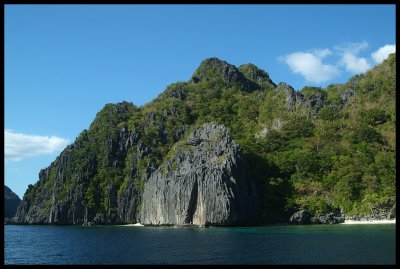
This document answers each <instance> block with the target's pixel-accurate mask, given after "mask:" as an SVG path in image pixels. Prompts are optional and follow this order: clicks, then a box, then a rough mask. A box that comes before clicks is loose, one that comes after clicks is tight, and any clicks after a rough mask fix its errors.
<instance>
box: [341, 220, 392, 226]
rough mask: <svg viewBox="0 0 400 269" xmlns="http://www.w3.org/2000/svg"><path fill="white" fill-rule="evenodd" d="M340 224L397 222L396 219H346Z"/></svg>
mask: <svg viewBox="0 0 400 269" xmlns="http://www.w3.org/2000/svg"><path fill="white" fill-rule="evenodd" d="M340 224H347V225H352V224H396V219H383V220H345V221H344V222H342V223H340Z"/></svg>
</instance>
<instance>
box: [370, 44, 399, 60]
mask: <svg viewBox="0 0 400 269" xmlns="http://www.w3.org/2000/svg"><path fill="white" fill-rule="evenodd" d="M394 52H396V45H385V46H383V47H380V48H379V49H378V50H377V51H375V52H373V53H372V54H371V57H372V59H374V61H375V62H376V63H377V64H380V63H381V62H383V61H384V60H386V58H387V57H388V56H389V54H391V53H394Z"/></svg>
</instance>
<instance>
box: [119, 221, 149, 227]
mask: <svg viewBox="0 0 400 269" xmlns="http://www.w3.org/2000/svg"><path fill="white" fill-rule="evenodd" d="M117 226H144V225H143V224H141V223H139V222H138V223H130V224H123V225H117Z"/></svg>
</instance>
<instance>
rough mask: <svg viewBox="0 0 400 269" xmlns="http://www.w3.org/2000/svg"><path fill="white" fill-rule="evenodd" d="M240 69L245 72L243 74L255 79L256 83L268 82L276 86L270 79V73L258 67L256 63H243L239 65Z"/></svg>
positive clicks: (252, 79)
mask: <svg viewBox="0 0 400 269" xmlns="http://www.w3.org/2000/svg"><path fill="white" fill-rule="evenodd" d="M239 71H240V72H242V73H243V75H244V76H245V77H246V78H248V79H250V80H251V81H254V82H256V83H261V84H262V83H268V84H271V85H273V86H274V87H276V84H275V83H274V82H273V81H272V80H271V79H270V77H269V74H268V73H267V72H265V71H264V70H262V69H260V68H258V67H257V66H255V65H254V64H251V63H248V64H242V65H241V66H239Z"/></svg>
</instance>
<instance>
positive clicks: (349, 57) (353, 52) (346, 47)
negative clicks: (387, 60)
mask: <svg viewBox="0 0 400 269" xmlns="http://www.w3.org/2000/svg"><path fill="white" fill-rule="evenodd" d="M366 48H368V43H367V42H366V41H364V42H361V43H351V42H346V43H343V44H342V45H340V46H336V47H335V49H336V50H337V51H339V53H340V54H341V60H340V62H341V63H342V64H344V66H345V68H346V70H347V71H349V72H351V73H354V74H360V73H364V72H365V71H367V70H368V69H370V68H371V65H370V64H369V63H368V61H367V59H366V58H363V57H358V56H357V54H358V53H359V52H360V51H361V50H363V49H366Z"/></svg>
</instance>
